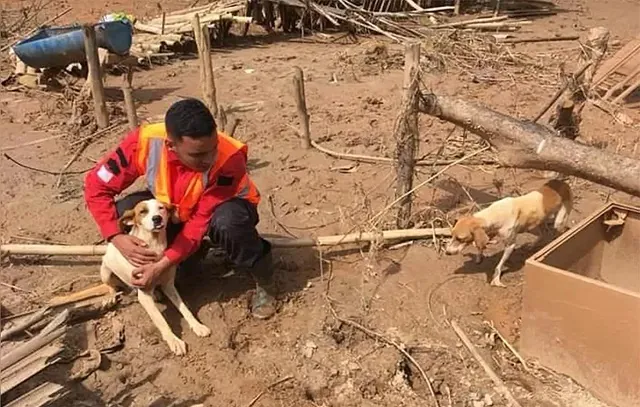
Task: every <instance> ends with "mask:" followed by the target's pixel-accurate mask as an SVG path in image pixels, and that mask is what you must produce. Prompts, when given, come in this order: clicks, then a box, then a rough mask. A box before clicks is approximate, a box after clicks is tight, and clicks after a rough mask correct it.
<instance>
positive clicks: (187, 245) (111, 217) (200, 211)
mask: <svg viewBox="0 0 640 407" xmlns="http://www.w3.org/2000/svg"><path fill="white" fill-rule="evenodd" d="M139 130H140V129H139V128H138V129H136V130H134V131H132V132H130V133H129V134H128V135H127V136H126V137H125V138H124V140H123V141H122V142H121V143H120V145H119V146H118V147H117V148H116V149H115V150H114V151H112V152H110V153H109V154H107V155H106V156H105V157H104V158H103V159H102V160H101V161H100V162H98V164H97V165H96V166H95V167H94V168H93V169H92V170H91V171H90V172H89V173H88V174H87V176H86V177H85V181H84V197H85V201H86V203H87V207H88V209H89V212H91V215H93V218H94V219H95V221H96V223H97V224H98V227H99V228H100V233H101V234H102V237H103V238H104V239H106V240H109V239H110V238H111V237H113V236H115V235H117V234H118V233H120V232H121V231H120V229H119V227H118V215H117V213H116V206H115V197H116V196H117V195H119V194H120V193H121V192H122V191H124V190H125V189H126V188H128V187H129V186H130V185H131V184H133V183H134V182H135V181H136V179H138V178H139V177H141V176H142V175H144V174H140V173H138V170H137V168H136V165H135V157H136V155H137V149H138V134H139ZM168 154H169V157H168V158H169V160H168V166H169V169H170V171H171V178H170V179H171V180H172V181H173V185H171V196H182V195H183V194H184V191H185V189H186V187H187V185H188V183H189V181H190V179H191V176H192V174H193V172H194V171H193V170H190V169H189V168H187V167H185V166H184V165H183V164H182V163H181V162H180V160H179V159H178V157H177V156H176V155H175V153H174V152H173V151H169V152H168ZM246 171H247V157H246V155H245V154H244V153H243V152H242V151H238V152H237V153H236V154H234V155H233V156H231V157H230V158H229V159H228V160H227V162H226V163H225V164H224V165H223V166H222V168H221V169H220V171H218V172H216V173H215V174H214V173H213V172H212V173H210V174H209V185H210V186H209V187H208V188H207V189H206V190H205V191H204V193H203V195H202V197H200V201H199V202H198V204H197V205H196V207H195V208H194V210H193V214H192V215H191V218H190V219H189V220H188V221H187V222H185V223H184V226H183V228H182V230H181V231H180V233H179V234H178V236H177V237H176V239H175V240H174V241H173V242H172V243H171V245H170V246H169V247H168V248H167V250H166V251H165V255H166V256H167V257H168V258H169V260H170V261H171V262H172V263H173V264H176V263H179V262H181V261H183V260H184V259H186V258H187V257H188V256H189V255H190V254H192V253H193V252H194V251H196V249H197V248H198V246H199V245H200V242H201V241H202V238H203V237H204V235H205V233H206V232H207V230H208V228H209V222H210V220H211V216H212V215H213V211H214V210H215V208H216V207H217V206H218V205H219V204H221V203H222V202H224V201H226V200H229V199H231V198H233V197H234V196H235V192H236V191H237V190H238V183H239V182H240V180H241V179H242V178H243V177H244V175H245V174H246ZM218 178H223V179H225V181H226V182H225V183H224V185H217V181H218ZM229 178H232V179H233V181H232V183H231V185H229V182H228V180H229Z"/></svg>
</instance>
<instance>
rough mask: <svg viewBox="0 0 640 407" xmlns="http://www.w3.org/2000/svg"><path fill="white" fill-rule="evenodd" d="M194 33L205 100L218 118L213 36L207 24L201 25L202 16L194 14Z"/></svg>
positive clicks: (192, 23)
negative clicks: (213, 64) (212, 52)
mask: <svg viewBox="0 0 640 407" xmlns="http://www.w3.org/2000/svg"><path fill="white" fill-rule="evenodd" d="M191 25H192V27H193V33H194V34H195V37H196V44H197V46H198V58H199V59H200V79H201V80H202V94H203V96H204V102H205V104H206V105H207V107H209V110H211V113H212V114H213V116H214V117H216V118H218V102H217V100H216V83H215V78H214V77H213V66H212V65H211V38H210V37H209V27H208V26H207V24H204V25H200V16H199V15H198V14H196V15H195V16H193V20H192V22H191Z"/></svg>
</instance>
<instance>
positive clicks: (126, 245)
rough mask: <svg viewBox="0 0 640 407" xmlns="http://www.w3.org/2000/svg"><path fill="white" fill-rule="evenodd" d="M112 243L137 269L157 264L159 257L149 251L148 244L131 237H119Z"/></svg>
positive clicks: (112, 240) (115, 237)
mask: <svg viewBox="0 0 640 407" xmlns="http://www.w3.org/2000/svg"><path fill="white" fill-rule="evenodd" d="M111 243H113V245H114V246H115V247H116V248H117V249H118V250H119V251H120V253H122V255H123V256H124V257H125V258H126V259H127V260H129V262H130V263H131V264H133V265H134V266H136V267H140V266H144V265H146V264H151V263H155V262H157V261H158V260H159V259H160V258H159V255H158V254H157V253H155V252H153V251H151V250H149V249H147V244H146V243H145V242H144V241H143V240H140V239H138V238H137V237H134V236H131V235H124V234H122V235H117V236H114V237H113V239H111Z"/></svg>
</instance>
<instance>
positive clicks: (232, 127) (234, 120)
mask: <svg viewBox="0 0 640 407" xmlns="http://www.w3.org/2000/svg"><path fill="white" fill-rule="evenodd" d="M239 124H240V119H238V118H235V119H233V124H232V125H231V130H229V131H228V132H227V135H228V136H229V137H233V135H234V134H235V133H236V129H237V128H238V125H239Z"/></svg>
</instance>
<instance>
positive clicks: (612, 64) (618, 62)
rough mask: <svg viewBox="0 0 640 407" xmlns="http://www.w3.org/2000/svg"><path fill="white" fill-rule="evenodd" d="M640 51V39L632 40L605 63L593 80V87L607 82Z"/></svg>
mask: <svg viewBox="0 0 640 407" xmlns="http://www.w3.org/2000/svg"><path fill="white" fill-rule="evenodd" d="M639 51H640V39H634V40H631V41H630V42H629V43H627V44H626V45H625V46H624V47H622V48H621V49H620V50H619V51H618V52H616V53H615V54H614V55H613V56H612V57H611V58H609V59H608V60H606V61H604V62H603V63H602V65H601V66H600V69H598V72H597V73H596V75H595V77H594V78H593V82H592V86H598V84H600V82H602V81H603V80H605V79H606V78H607V77H608V76H609V75H611V74H612V73H613V72H615V71H616V70H617V69H618V68H620V67H621V66H622V65H624V64H625V63H626V62H627V61H628V60H629V59H631V58H632V57H634V56H635V54H636V52H639Z"/></svg>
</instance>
